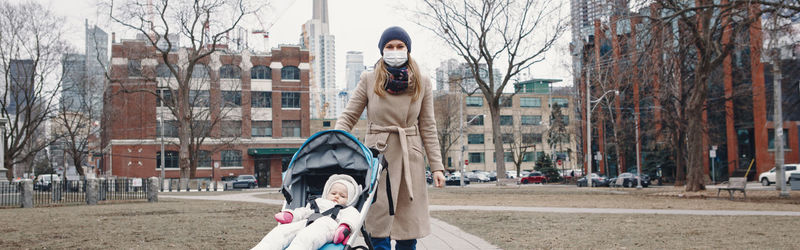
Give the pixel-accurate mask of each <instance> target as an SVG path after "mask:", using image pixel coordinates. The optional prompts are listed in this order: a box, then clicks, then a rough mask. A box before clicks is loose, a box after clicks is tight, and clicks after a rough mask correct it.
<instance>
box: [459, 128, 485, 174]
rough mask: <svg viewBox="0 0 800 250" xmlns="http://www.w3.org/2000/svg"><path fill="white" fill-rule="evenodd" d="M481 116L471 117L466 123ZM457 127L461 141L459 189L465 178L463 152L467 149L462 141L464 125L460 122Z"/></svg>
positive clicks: (465, 168)
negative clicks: (459, 128) (458, 127)
mask: <svg viewBox="0 0 800 250" xmlns="http://www.w3.org/2000/svg"><path fill="white" fill-rule="evenodd" d="M462 115H463V114H462ZM483 116H484V115H483V114H480V115H476V116H475V117H472V119H469V121H467V122H466V123H472V121H474V120H475V119H476V118H478V117H483ZM459 126H460V127H461V139H462V141H461V155H460V156H461V177H460V178H459V179H460V185H461V187H464V177H466V174H465V173H466V171H467V164H464V151H465V150H466V149H467V145H464V141H463V139H464V123H463V122H460V123H459Z"/></svg>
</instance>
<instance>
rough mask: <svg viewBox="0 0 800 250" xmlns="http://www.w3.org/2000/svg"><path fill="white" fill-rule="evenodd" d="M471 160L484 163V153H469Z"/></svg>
mask: <svg viewBox="0 0 800 250" xmlns="http://www.w3.org/2000/svg"><path fill="white" fill-rule="evenodd" d="M469 161H470V162H471V163H482V162H483V153H469Z"/></svg>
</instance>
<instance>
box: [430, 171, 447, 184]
mask: <svg viewBox="0 0 800 250" xmlns="http://www.w3.org/2000/svg"><path fill="white" fill-rule="evenodd" d="M442 172H444V171H441V170H438V171H433V183H434V185H435V186H436V187H438V188H441V187H444V174H443V173H442Z"/></svg>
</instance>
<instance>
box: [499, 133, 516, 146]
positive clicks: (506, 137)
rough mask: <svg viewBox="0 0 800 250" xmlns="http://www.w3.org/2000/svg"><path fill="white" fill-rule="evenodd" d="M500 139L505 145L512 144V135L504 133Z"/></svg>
mask: <svg viewBox="0 0 800 250" xmlns="http://www.w3.org/2000/svg"><path fill="white" fill-rule="evenodd" d="M500 138H501V139H502V140H503V143H505V144H510V143H514V134H510V133H509V134H506V133H504V134H501V135H500Z"/></svg>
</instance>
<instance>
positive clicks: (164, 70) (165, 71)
mask: <svg viewBox="0 0 800 250" xmlns="http://www.w3.org/2000/svg"><path fill="white" fill-rule="evenodd" d="M170 65H172V68H174V69H175V70H176V71H177V70H178V66H177V65H175V64H170ZM156 76H157V77H166V78H174V77H175V76H173V75H172V71H169V66H168V65H167V64H164V63H161V64H159V65H158V66H156Z"/></svg>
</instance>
